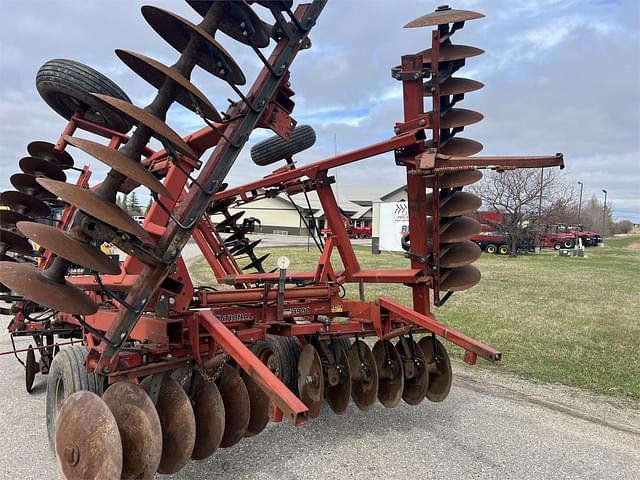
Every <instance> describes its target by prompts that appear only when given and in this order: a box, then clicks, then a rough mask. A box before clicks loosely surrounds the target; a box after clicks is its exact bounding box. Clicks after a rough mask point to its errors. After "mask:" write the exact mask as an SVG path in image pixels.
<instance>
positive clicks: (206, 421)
mask: <svg viewBox="0 0 640 480" xmlns="http://www.w3.org/2000/svg"><path fill="white" fill-rule="evenodd" d="M194 374H195V373H194ZM191 378H192V376H191V375H189V376H188V377H187V378H186V379H185V380H186V381H185V383H183V387H184V388H185V389H186V388H189V383H188V382H190V381H192V380H191ZM193 378H194V380H195V381H196V382H197V383H196V387H195V390H194V394H193V397H192V398H191V403H192V405H193V414H194V415H195V418H196V443H195V445H194V447H193V452H192V453H191V458H192V459H194V460H204V459H205V458H209V457H210V456H211V455H213V454H214V452H215V451H216V450H217V449H218V447H219V446H220V442H221V441H222V436H223V435H224V425H225V424H224V403H223V401H222V395H220V390H218V387H217V385H216V384H215V383H213V382H210V381H207V380H204V379H203V378H202V377H201V376H200V375H198V376H197V379H196V378H195V377H193ZM181 383H182V382H181Z"/></svg>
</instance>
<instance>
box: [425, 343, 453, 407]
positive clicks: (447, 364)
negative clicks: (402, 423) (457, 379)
mask: <svg viewBox="0 0 640 480" xmlns="http://www.w3.org/2000/svg"><path fill="white" fill-rule="evenodd" d="M434 343H435V351H434ZM418 345H419V346H420V348H421V349H422V352H423V353H424V357H425V360H426V361H427V367H428V368H429V388H427V398H428V399H429V400H431V401H432V402H442V401H443V400H444V399H445V398H447V396H448V395H449V391H450V390H451V381H452V379H453V374H452V372H451V360H450V359H449V354H448V353H447V350H446V349H445V348H444V345H442V343H441V342H440V340H438V339H437V338H436V339H435V341H434V339H433V338H431V337H423V338H422V339H420V342H418Z"/></svg>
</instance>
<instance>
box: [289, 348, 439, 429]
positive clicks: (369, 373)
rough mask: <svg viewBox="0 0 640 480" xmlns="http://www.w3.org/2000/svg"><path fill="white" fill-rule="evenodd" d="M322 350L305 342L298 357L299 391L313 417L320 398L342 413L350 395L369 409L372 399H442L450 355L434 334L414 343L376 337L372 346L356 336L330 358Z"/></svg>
mask: <svg viewBox="0 0 640 480" xmlns="http://www.w3.org/2000/svg"><path fill="white" fill-rule="evenodd" d="M322 351H323V349H318V348H316V347H315V346H314V345H312V344H308V345H306V346H305V347H304V348H303V350H302V352H301V353H300V358H299V360H298V391H299V394H300V399H301V400H302V401H303V402H304V404H305V405H306V406H307V407H308V408H309V416H311V417H316V416H318V415H319V414H320V409H321V406H322V402H323V400H324V399H326V401H327V404H328V405H329V406H330V407H331V409H332V410H333V411H334V412H335V413H337V414H343V413H345V412H346V410H347V407H348V405H349V401H350V400H353V402H354V403H355V404H356V406H357V407H358V408H359V409H360V410H364V411H368V410H370V409H371V408H373V406H374V405H375V403H376V400H378V401H380V403H382V405H384V406H385V407H387V408H393V407H396V406H397V405H398V404H399V403H400V400H404V401H405V402H406V403H407V404H409V405H418V404H419V403H420V402H422V400H424V398H428V399H429V400H431V401H434V402H440V401H442V400H444V399H445V398H446V397H447V395H448V394H449V390H450V388H451V379H452V376H451V363H450V361H449V356H448V354H447V351H446V350H445V348H444V346H443V345H442V344H441V343H440V341H438V340H437V339H435V338H433V337H424V338H422V339H421V340H420V341H419V342H417V343H416V342H415V341H413V340H412V339H411V338H410V337H401V338H400V340H399V341H398V342H397V343H396V344H395V345H393V344H392V343H391V342H390V341H388V340H385V341H383V340H379V341H378V342H376V344H375V345H374V347H373V350H371V348H370V347H369V345H367V343H365V342H363V341H361V340H357V341H356V342H354V343H353V344H352V345H351V347H350V348H349V349H348V350H346V349H345V348H343V347H342V346H336V347H335V349H334V351H333V352H332V355H331V356H332V359H331V360H333V361H330V360H329V359H328V357H327V356H325V355H324V354H322V353H321V352H322ZM323 357H324V358H323Z"/></svg>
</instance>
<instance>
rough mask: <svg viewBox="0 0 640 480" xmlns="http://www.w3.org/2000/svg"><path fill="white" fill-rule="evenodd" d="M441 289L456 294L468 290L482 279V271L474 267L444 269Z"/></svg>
mask: <svg viewBox="0 0 640 480" xmlns="http://www.w3.org/2000/svg"><path fill="white" fill-rule="evenodd" d="M440 275H441V278H442V280H441V282H440V288H441V289H442V290H444V291H449V292H456V291H460V290H467V289H468V288H471V287H473V286H474V285H476V284H477V283H478V282H479V281H480V278H481V274H480V270H478V269H477V268H476V267H474V266H473V265H465V266H464V267H460V268H451V269H442V271H441V273H440Z"/></svg>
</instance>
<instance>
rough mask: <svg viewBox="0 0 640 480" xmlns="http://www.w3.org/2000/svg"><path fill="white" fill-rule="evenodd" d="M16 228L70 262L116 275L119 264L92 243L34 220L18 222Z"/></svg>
mask: <svg viewBox="0 0 640 480" xmlns="http://www.w3.org/2000/svg"><path fill="white" fill-rule="evenodd" d="M18 230H20V232H21V233H23V234H24V235H25V236H26V237H27V238H28V239H29V240H32V241H34V242H35V243H37V244H38V245H40V246H41V247H44V248H46V249H47V250H51V251H52V252H53V253H55V254H56V255H57V256H59V257H62V258H64V259H65V260H69V261H70V262H71V263H75V264H76V265H80V266H82V267H86V268H88V269H89V270H93V271H95V272H99V273H107V274H110V275H117V274H119V273H120V266H119V265H118V264H116V263H114V262H113V260H111V259H110V258H109V257H108V256H107V255H105V254H104V253H102V252H101V251H100V250H98V249H97V248H96V247H94V246H93V245H90V244H88V243H86V242H83V241H81V240H79V239H78V238H76V237H75V236H74V235H72V234H69V233H67V232H63V231H62V230H60V229H58V228H55V227H50V226H49V225H43V224H42V223H35V222H19V224H18Z"/></svg>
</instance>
